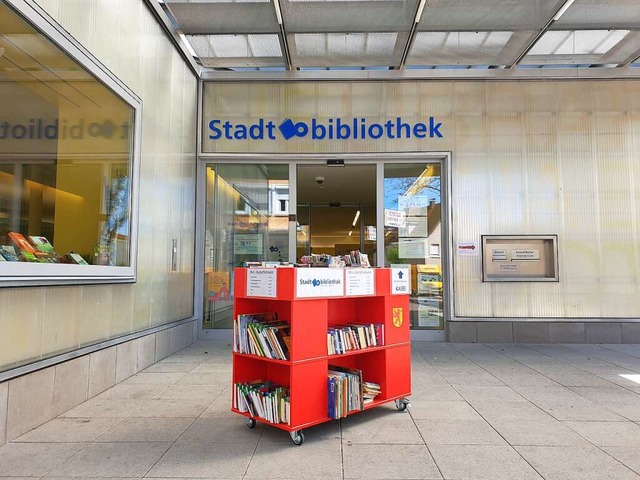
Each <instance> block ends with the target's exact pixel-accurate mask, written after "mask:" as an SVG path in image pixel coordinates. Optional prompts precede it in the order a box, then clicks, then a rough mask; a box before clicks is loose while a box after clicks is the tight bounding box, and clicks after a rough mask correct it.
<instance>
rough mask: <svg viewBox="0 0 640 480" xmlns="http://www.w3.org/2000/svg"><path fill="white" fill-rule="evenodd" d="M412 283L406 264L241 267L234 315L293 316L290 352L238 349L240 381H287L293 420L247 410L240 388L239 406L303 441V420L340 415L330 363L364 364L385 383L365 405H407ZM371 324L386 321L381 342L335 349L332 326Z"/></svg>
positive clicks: (306, 423) (236, 377) (368, 377)
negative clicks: (333, 410) (334, 405)
mask: <svg viewBox="0 0 640 480" xmlns="http://www.w3.org/2000/svg"><path fill="white" fill-rule="evenodd" d="M409 291H410V287H409V272H408V271H407V270H406V269H389V268H372V269H360V268H351V269H350V268H345V269H333V268H237V269H236V270H235V277H234V294H235V295H234V297H235V299H234V318H236V319H237V318H238V316H239V315H248V314H260V313H265V312H274V313H276V315H277V319H278V320H279V321H285V322H287V323H288V333H289V341H288V343H289V352H288V355H287V359H286V360H278V359H275V358H267V357H264V356H258V355H253V354H248V353H239V352H237V351H234V352H233V384H234V386H235V385H236V384H246V383H248V382H255V381H257V380H261V381H268V382H273V383H274V384H277V385H281V386H284V387H286V388H288V390H289V402H290V404H289V424H287V423H272V422H270V421H267V420H266V419H265V418H263V417H258V416H254V415H252V414H251V413H250V412H246V411H241V410H240V409H239V408H237V397H236V392H235V388H234V389H233V390H234V393H233V397H234V398H233V399H232V400H233V406H232V411H233V412H235V413H238V414H240V415H244V416H246V417H247V418H248V420H247V426H249V427H250V428H253V427H254V426H255V424H256V420H257V421H260V422H262V423H266V424H268V425H272V426H274V427H276V428H280V429H283V430H286V431H288V432H289V433H290V435H291V438H292V440H293V442H294V443H295V444H296V445H300V444H301V443H302V442H303V441H304V435H303V433H302V430H303V429H304V428H307V427H311V426H313V425H317V424H320V423H323V422H327V421H330V420H333V418H331V417H330V416H329V414H328V409H329V407H330V405H329V401H330V400H329V396H328V389H329V387H328V382H327V378H328V370H329V365H334V366H339V367H343V368H348V369H357V370H360V371H361V372H362V380H363V381H364V382H373V383H375V384H378V385H379V386H380V388H379V394H378V395H376V396H375V398H374V399H373V400H372V401H370V402H369V403H367V404H365V405H364V408H363V410H366V409H369V408H374V407H376V406H378V405H381V404H384V403H388V402H394V401H395V404H396V407H397V408H398V410H405V409H406V407H407V405H408V403H409V402H408V400H407V399H406V398H405V397H407V396H408V395H410V394H411V344H410V334H409V323H410V322H409ZM371 324H376V325H382V326H383V327H382V328H383V335H382V336H383V341H380V340H378V342H376V343H378V345H377V346H369V347H367V348H363V349H357V350H350V351H347V352H346V353H342V354H331V355H329V352H328V350H329V348H330V347H329V346H328V339H327V333H328V332H329V330H331V329H333V328H334V327H337V326H343V325H356V326H357V325H371ZM234 335H237V332H236V329H235V328H234ZM235 344H236V342H235V341H234V345H235ZM234 350H236V349H235V347H234ZM351 413H354V412H351Z"/></svg>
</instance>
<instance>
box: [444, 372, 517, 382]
mask: <svg viewBox="0 0 640 480" xmlns="http://www.w3.org/2000/svg"><path fill="white" fill-rule="evenodd" d="M443 375H444V377H445V378H446V379H447V381H448V382H449V383H450V384H451V385H504V383H502V382H501V381H500V380H498V379H497V378H496V377H494V376H493V375H490V374H488V373H486V372H485V373H481V374H478V373H450V374H443Z"/></svg>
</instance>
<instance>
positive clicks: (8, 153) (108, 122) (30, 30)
mask: <svg viewBox="0 0 640 480" xmlns="http://www.w3.org/2000/svg"><path fill="white" fill-rule="evenodd" d="M0 105H2V109H1V110H0V262H2V263H0V277H2V279H3V280H5V281H11V280H15V278H16V276H18V277H28V276H41V275H43V276H56V277H64V276H67V275H70V276H74V277H76V278H77V277H78V276H81V277H87V276H93V275H97V276H100V275H116V276H118V275H120V274H122V275H133V269H131V268H128V269H126V271H114V269H113V268H106V267H131V266H132V252H131V233H132V222H131V213H132V206H131V205H132V203H131V199H132V197H131V186H132V166H133V124H134V116H135V109H134V108H133V107H132V106H131V105H130V104H129V103H127V102H125V101H124V100H123V99H122V98H120V96H118V95H117V94H116V93H115V92H114V91H113V90H112V89H110V88H108V87H107V86H106V85H105V84H103V83H102V82H101V81H99V80H98V79H97V78H96V76H94V74H93V73H90V72H89V71H88V69H86V68H85V67H83V66H82V65H81V64H80V63H78V62H77V61H76V60H74V59H73V58H71V57H70V56H69V55H67V53H65V52H64V51H63V50H62V49H61V48H60V47H58V46H57V45H56V44H54V43H53V42H52V41H51V40H50V39H49V38H48V37H46V36H45V35H43V34H42V33H40V32H39V31H37V30H36V29H35V28H34V27H33V26H31V25H30V24H29V23H27V22H26V21H25V20H23V19H22V18H21V17H20V16H18V15H17V14H16V13H15V12H14V11H13V10H11V9H10V8H9V7H8V6H7V5H6V4H5V3H4V2H2V0H0ZM29 264H30V265H29ZM94 267H97V268H94Z"/></svg>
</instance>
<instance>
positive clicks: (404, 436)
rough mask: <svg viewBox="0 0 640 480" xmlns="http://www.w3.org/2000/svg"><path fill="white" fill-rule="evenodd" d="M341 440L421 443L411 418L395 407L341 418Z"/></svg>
mask: <svg viewBox="0 0 640 480" xmlns="http://www.w3.org/2000/svg"><path fill="white" fill-rule="evenodd" d="M342 439H343V442H350V443H389V444H394V443H395V444H414V445H416V444H423V443H424V442H423V440H422V437H421V436H420V433H419V432H418V429H417V428H416V426H415V424H414V423H413V419H412V418H411V416H410V415H409V414H408V413H407V412H406V411H405V412H398V411H397V410H396V409H395V407H393V410H391V408H385V407H378V408H376V409H373V410H367V411H364V412H359V413H356V414H353V415H350V416H349V417H347V418H345V419H342Z"/></svg>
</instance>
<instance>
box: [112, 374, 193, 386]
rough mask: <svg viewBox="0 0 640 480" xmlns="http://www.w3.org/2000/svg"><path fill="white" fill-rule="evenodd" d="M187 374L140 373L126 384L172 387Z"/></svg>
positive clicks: (128, 379)
mask: <svg viewBox="0 0 640 480" xmlns="http://www.w3.org/2000/svg"><path fill="white" fill-rule="evenodd" d="M185 375H186V373H146V372H144V373H138V374H136V375H134V376H133V377H129V378H127V379H126V380H125V381H124V382H122V383H124V384H128V385H131V384H159V385H172V384H174V383H176V382H177V381H178V380H180V379H181V378H182V377H184V376H185Z"/></svg>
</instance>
